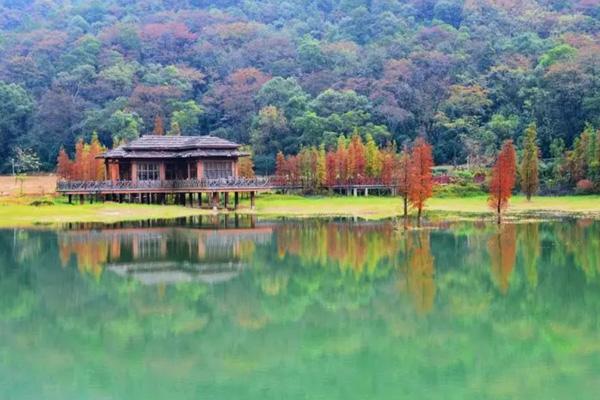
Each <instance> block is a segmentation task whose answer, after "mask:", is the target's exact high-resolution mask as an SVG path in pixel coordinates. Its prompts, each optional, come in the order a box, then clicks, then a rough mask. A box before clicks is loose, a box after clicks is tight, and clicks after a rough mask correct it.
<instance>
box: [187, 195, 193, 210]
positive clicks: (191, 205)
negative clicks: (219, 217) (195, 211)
mask: <svg viewBox="0 0 600 400" xmlns="http://www.w3.org/2000/svg"><path fill="white" fill-rule="evenodd" d="M188 200H189V203H190V207H194V193H188Z"/></svg>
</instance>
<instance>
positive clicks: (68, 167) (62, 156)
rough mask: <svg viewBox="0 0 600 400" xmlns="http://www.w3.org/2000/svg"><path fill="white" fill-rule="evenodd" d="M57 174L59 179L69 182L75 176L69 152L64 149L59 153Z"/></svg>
mask: <svg viewBox="0 0 600 400" xmlns="http://www.w3.org/2000/svg"><path fill="white" fill-rule="evenodd" d="M56 174H57V175H58V177H59V178H62V179H66V180H69V179H71V176H72V174H73V163H72V162H71V160H70V159H69V156H68V155H67V152H66V151H65V149H64V148H61V149H60V152H59V153H58V159H57V165H56Z"/></svg>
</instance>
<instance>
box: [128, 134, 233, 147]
mask: <svg viewBox="0 0 600 400" xmlns="http://www.w3.org/2000/svg"><path fill="white" fill-rule="evenodd" d="M238 147H240V145H239V144H237V143H234V142H230V141H229V140H226V139H222V138H220V137H216V136H158V135H145V136H142V137H140V138H138V139H135V140H134V141H132V142H131V143H128V144H126V145H123V149H125V150H148V149H153V150H154V149H156V150H190V149H237V148H238Z"/></svg>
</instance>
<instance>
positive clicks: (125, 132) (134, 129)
mask: <svg viewBox="0 0 600 400" xmlns="http://www.w3.org/2000/svg"><path fill="white" fill-rule="evenodd" d="M107 125H108V128H109V129H110V131H111V133H112V139H113V144H114V145H115V146H116V145H119V144H121V143H123V142H129V141H131V140H133V139H136V138H137V137H139V136H140V125H141V119H140V117H139V116H138V115H137V114H136V113H131V112H127V111H123V110H117V111H115V112H114V113H113V114H112V115H111V116H110V119H109V120H108V124H107Z"/></svg>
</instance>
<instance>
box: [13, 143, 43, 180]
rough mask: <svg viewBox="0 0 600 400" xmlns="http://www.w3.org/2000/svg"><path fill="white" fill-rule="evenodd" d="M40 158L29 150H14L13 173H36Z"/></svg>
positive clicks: (19, 148) (17, 148)
mask: <svg viewBox="0 0 600 400" xmlns="http://www.w3.org/2000/svg"><path fill="white" fill-rule="evenodd" d="M40 165H41V163H40V158H39V157H38V155H37V154H36V153H35V152H34V151H33V150H31V149H23V148H21V147H16V148H15V157H14V167H15V172H17V173H19V174H24V173H27V172H31V171H37V170H38V169H39V168H40Z"/></svg>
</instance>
